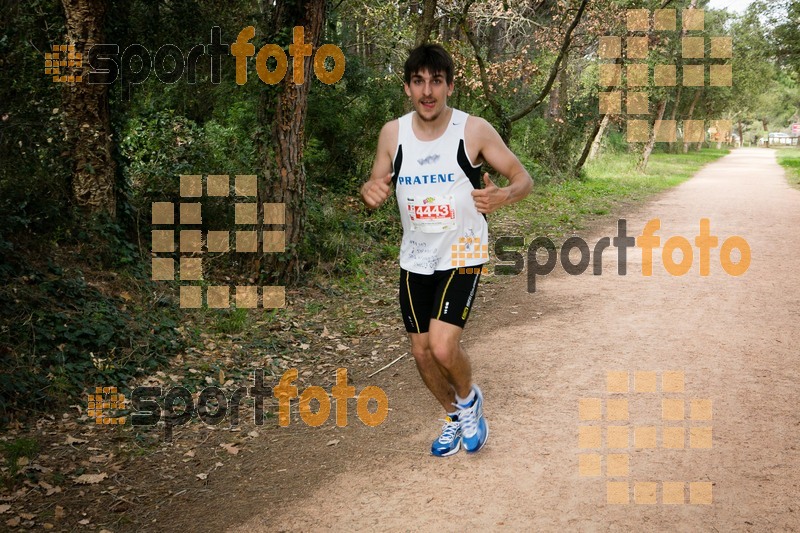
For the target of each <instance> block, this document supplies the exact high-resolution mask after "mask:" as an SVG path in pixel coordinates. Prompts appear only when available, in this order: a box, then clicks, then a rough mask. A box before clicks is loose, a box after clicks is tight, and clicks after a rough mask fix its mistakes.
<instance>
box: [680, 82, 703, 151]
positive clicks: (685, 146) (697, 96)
mask: <svg viewBox="0 0 800 533" xmlns="http://www.w3.org/2000/svg"><path fill="white" fill-rule="evenodd" d="M698 101H700V89H697V90H695V91H694V98H692V103H691V104H690V105H689V113H688V114H687V116H686V119H687V120H692V116H693V115H694V108H695V106H697V102H698ZM683 153H684V154H686V153H689V143H688V142H687V141H686V128H685V127H684V129H683Z"/></svg>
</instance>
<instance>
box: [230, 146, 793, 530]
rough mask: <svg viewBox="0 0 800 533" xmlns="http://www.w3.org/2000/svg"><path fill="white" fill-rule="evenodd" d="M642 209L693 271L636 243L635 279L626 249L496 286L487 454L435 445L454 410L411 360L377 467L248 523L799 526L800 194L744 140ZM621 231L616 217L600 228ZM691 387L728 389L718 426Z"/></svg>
mask: <svg viewBox="0 0 800 533" xmlns="http://www.w3.org/2000/svg"><path fill="white" fill-rule="evenodd" d="M626 215H627V225H628V233H629V234H630V235H633V236H637V235H639V234H640V233H641V231H642V228H644V225H645V223H646V222H647V221H648V220H650V219H653V218H659V219H660V220H661V228H660V229H659V230H658V231H657V232H656V234H657V235H658V236H660V237H661V244H662V245H663V243H664V242H665V241H666V239H667V238H669V237H670V236H676V235H680V236H684V237H686V238H687V239H689V241H690V242H691V243H692V245H693V251H694V264H693V266H692V268H691V270H690V271H689V273H687V274H686V275H684V276H681V277H677V276H671V275H670V274H668V273H667V272H666V271H665V269H664V267H663V266H662V262H661V249H656V250H655V251H654V254H653V257H654V268H653V276H652V277H644V276H642V275H641V267H640V264H641V250H640V249H639V248H634V249H630V250H629V257H628V275H626V276H619V275H617V261H616V260H617V257H616V249H614V248H611V249H609V250H607V251H606V252H605V253H604V254H603V275H601V276H593V275H591V273H590V272H591V267H590V270H589V271H588V272H587V273H584V274H583V275H580V276H567V275H565V274H564V273H563V270H561V268H560V266H558V267H557V268H556V272H555V273H554V274H553V275H550V276H548V277H546V278H540V279H539V280H538V283H537V292H536V293H534V294H527V293H526V292H525V280H524V279H523V276H519V277H518V279H515V280H514V282H513V287H511V288H509V290H507V291H504V292H503V294H502V296H495V298H501V297H502V298H503V300H502V301H503V305H502V306H500V305H494V306H493V307H494V308H495V310H496V311H494V312H492V313H491V315H489V314H486V313H484V314H478V315H477V316H476V318H475V319H474V322H473V323H471V324H470V327H468V328H467V331H468V335H467V338H466V341H465V346H466V348H467V350H468V352H469V354H470V356H471V359H472V361H473V365H474V371H475V376H476V378H477V380H478V382H479V384H480V385H481V386H482V388H483V390H484V393H485V395H486V412H487V418H488V420H489V422H490V426H491V437H490V440H489V443H488V445H487V447H486V448H485V449H484V450H482V451H481V452H480V453H478V454H476V455H474V456H470V455H467V454H466V453H463V452H462V453H459V454H457V455H456V456H453V457H451V458H446V459H437V458H433V457H429V456H428V455H427V454H426V451H427V449H428V446H429V444H430V440H431V439H432V438H433V437H434V436H435V434H436V431H437V430H438V426H436V424H435V423H434V420H435V418H436V417H437V416H439V414H438V412H437V411H436V406H435V405H434V402H433V400H432V398H431V397H430V396H428V395H427V392H426V391H425V390H424V388H423V386H422V384H421V383H420V382H419V380H418V378H416V377H415V375H414V374H415V370H414V369H413V365H412V364H407V365H405V366H404V367H403V369H402V371H401V375H400V377H399V378H396V379H398V380H401V381H403V382H405V383H406V385H405V390H398V391H395V390H392V389H389V390H387V393H388V394H389V398H390V402H391V407H392V408H393V411H392V414H391V416H390V418H389V420H387V422H386V423H385V424H384V425H383V426H381V427H379V428H376V429H371V430H369V431H371V432H372V434H370V435H369V437H368V438H365V439H364V441H363V442H362V443H360V444H357V443H354V442H352V439H350V441H351V442H350V443H349V444H350V445H351V446H354V447H356V448H357V449H358V451H359V456H361V457H364V460H363V461H359V462H353V463H352V464H350V466H349V467H348V469H347V470H346V471H345V473H343V474H339V475H334V476H332V477H330V478H327V479H326V480H325V481H324V482H323V483H321V484H319V485H317V486H316V487H315V488H314V489H313V490H309V491H308V492H307V493H306V494H305V497H304V498H301V499H299V500H297V499H295V500H291V501H287V502H286V505H284V506H282V507H280V508H275V507H272V508H270V509H262V510H261V511H260V513H259V514H257V515H256V516H253V517H252V518H249V519H247V520H246V522H244V523H241V524H239V525H237V526H235V527H232V528H231V530H232V531H262V530H263V531H267V530H269V531H273V530H303V531H306V530H321V529H328V528H331V529H333V530H337V531H341V530H345V529H354V530H377V529H381V530H391V531H397V530H412V531H416V530H442V531H452V530H464V529H466V528H474V529H480V530H497V529H505V528H507V529H510V530H518V529H519V530H531V531H533V530H535V531H561V530H571V531H608V530H610V531H634V530H635V531H667V530H669V531H676V530H677V531H716V530H718V531H791V530H800V503H798V502H800V454H799V453H798V445H799V443H798V440H799V439H798V436H800V413H799V412H798V405H799V404H800V401H799V400H800V392H798V391H799V390H800V386H799V385H798V382H799V381H800V379H799V378H800V370H799V369H800V353H799V351H798V344H797V339H798V338H800V283H798V275H797V259H796V258H795V257H794V254H796V253H798V250H800V232H798V228H800V192H798V191H796V190H793V189H791V188H790V187H789V186H788V185H786V183H785V180H784V178H783V173H782V170H781V168H780V167H779V166H778V165H777V163H776V162H775V157H774V152H772V151H769V150H759V149H740V150H736V151H735V152H734V153H732V154H731V155H729V156H727V157H725V158H723V159H721V160H720V161H718V162H716V163H713V164H711V165H709V166H707V167H706V168H704V169H703V170H702V171H701V172H699V173H698V174H697V175H696V176H695V177H694V178H693V179H691V180H689V181H688V182H686V183H684V184H683V185H681V186H679V187H677V188H675V189H673V190H671V191H669V192H668V193H666V194H664V195H662V196H661V197H660V198H659V199H657V200H656V201H653V202H651V203H649V204H647V205H645V206H643V207H642V208H641V209H639V210H638V211H637V212H635V213H627V214H626ZM701 218H708V219H710V221H711V233H712V234H713V235H716V236H718V237H719V239H720V240H719V244H720V245H721V244H722V242H723V240H724V239H725V238H727V237H729V236H731V235H740V236H742V237H744V238H745V239H746V240H747V241H748V243H749V245H750V248H751V250H752V263H751V265H750V268H749V270H748V271H747V272H746V274H745V275H743V276H741V277H732V276H729V275H728V274H726V273H725V272H724V271H723V269H722V267H721V266H720V263H719V250H720V248H719V246H718V247H716V248H713V249H712V251H711V273H710V275H709V276H708V277H701V276H700V275H699V270H698V263H699V258H698V253H697V248H696V247H694V237H695V236H696V235H697V234H698V232H699V223H700V222H699V221H700V219H701ZM616 233H617V231H616V221H613V222H611V223H609V224H608V226H607V227H600V228H597V232H596V234H595V235H592V236H591V237H592V238H591V239H587V240H589V244H590V246H593V243H594V242H595V241H596V240H597V238H599V237H602V236H614V235H616ZM678 256H679V254H676V257H678ZM537 313H541V314H537ZM474 316H475V315H474ZM470 330H471V331H470ZM607 371H622V372H629V373H630V382H629V384H630V388H631V392H630V393H629V394H627V395H625V396H623V395H620V394H611V393H609V392H607V391H606V372H607ZM637 371H654V372H656V373H657V377H658V390H657V392H634V391H633V388H634V380H633V375H634V373H635V372H637ZM667 371H677V372H683V373H684V376H685V380H684V387H685V389H684V392H683V393H668V392H662V377H663V373H664V372H667ZM415 380H416V381H415ZM640 384H641V385H645V384H646V383H645V382H644V381H641V382H640ZM382 386H385V385H382ZM409 387H410V390H409ZM581 398H600V399H601V400H602V401H603V406H604V411H603V412H604V413H607V412H608V411H609V409H608V407H609V405H608V403H607V402H606V400H607V399H621V398H627V399H628V409H629V416H628V420H623V421H607V420H605V419H604V420H600V421H581V420H580V419H579V411H578V406H579V400H580V399H581ZM663 398H667V399H677V400H684V404H685V411H686V418H685V419H684V420H678V421H663V420H662V419H661V417H662V399H663ZM692 399H711V400H712V402H713V403H712V405H713V418H712V420H710V421H709V420H690V419H689V415H690V405H691V400H692ZM612 409H613V408H612ZM590 425H594V426H602V427H607V426H609V425H616V426H626V427H628V428H629V429H630V430H631V431H630V435H629V436H628V447H627V448H626V449H615V450H612V449H610V448H609V447H608V442H607V438H606V436H607V434H606V431H605V430H604V431H603V432H602V443H601V447H600V448H597V449H581V448H580V447H579V438H578V435H579V426H590ZM643 426H648V427H656V428H657V430H656V431H657V433H656V434H657V447H656V448H637V447H635V446H634V439H633V428H635V427H643ZM664 426H670V427H680V428H683V429H684V433H685V436H683V438H684V440H683V441H682V445H683V446H684V448H683V449H665V448H664V447H663V446H662V443H663V440H664V437H665V434H666V433H667V432H664V430H663V429H662V428H663V427H664ZM698 427H711V428H712V430H711V431H712V435H713V436H712V443H713V444H712V448H711V449H696V448H691V447H690V445H691V444H692V443H695V444H699V443H702V439H701V437H702V435H701V434H700V433H698V434H697V435H696V437H697V440H696V441H690V436H689V435H690V433H691V431H692V430H691V428H698ZM359 433H360V434H366V432H363V431H362V432H359ZM678 433H680V432H678ZM675 434H676V433H675V430H669V435H670V436H674V435H675ZM344 452H345V450H344V449H343V450H342V453H344ZM591 453H595V454H599V455H600V456H602V470H601V473H602V475H601V476H599V477H588V476H581V475H580V472H579V455H580V454H591ZM609 453H616V454H623V455H627V456H628V458H629V472H628V475H627V476H620V477H609V476H607V475H606V474H608V470H607V469H608V460H607V455H608V454H609ZM617 473H619V472H617ZM609 480H610V481H615V482H626V483H628V487H629V492H628V493H627V494H626V497H627V498H628V499H629V500H630V503H628V504H609V503H607V501H606V498H607V493H606V482H607V481H609ZM662 481H672V482H683V483H684V485H683V486H682V490H685V491H686V492H685V494H684V495H683V497H682V498H681V499H682V500H684V501H685V502H686V503H683V504H674V505H670V504H664V503H662V502H663V499H664V491H663V488H664V486H663V485H662V483H661V482H662ZM636 482H656V487H657V489H656V494H655V496H656V503H655V504H653V505H646V504H637V503H635V501H634V490H633V486H634V484H635V483H636ZM689 482H712V483H713V503H712V504H710V505H701V504H697V503H690V493H689V485H688V483H689ZM640 494H641V493H640ZM695 497H701V495H700V493H695ZM241 519H242V520H245V519H246V517H241ZM228 523H230V522H228Z"/></svg>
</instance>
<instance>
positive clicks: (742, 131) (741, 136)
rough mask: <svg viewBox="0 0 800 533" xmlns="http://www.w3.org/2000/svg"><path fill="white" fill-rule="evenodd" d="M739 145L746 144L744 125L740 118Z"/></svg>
mask: <svg viewBox="0 0 800 533" xmlns="http://www.w3.org/2000/svg"><path fill="white" fill-rule="evenodd" d="M739 146H744V127H743V126H742V121H741V120H739Z"/></svg>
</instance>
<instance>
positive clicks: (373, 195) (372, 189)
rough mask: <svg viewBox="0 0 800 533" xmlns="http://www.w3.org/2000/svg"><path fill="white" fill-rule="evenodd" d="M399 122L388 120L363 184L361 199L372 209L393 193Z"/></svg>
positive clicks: (382, 129)
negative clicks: (393, 172)
mask: <svg viewBox="0 0 800 533" xmlns="http://www.w3.org/2000/svg"><path fill="white" fill-rule="evenodd" d="M398 131H399V123H398V121H397V120H393V121H391V122H387V123H386V124H385V125H384V126H383V128H381V133H380V135H379V136H378V149H377V152H376V154H375V161H374V162H373V163H372V173H371V174H370V177H369V180H367V182H366V183H365V184H364V185H362V186H361V199H362V200H363V201H364V203H365V204H366V205H367V207H369V208H370V209H377V208H378V207H380V206H381V204H383V202H385V201H386V199H387V198H388V197H389V195H390V194H391V193H392V188H391V183H392V171H393V169H392V155H393V154H394V150H395V148H396V147H397V135H398Z"/></svg>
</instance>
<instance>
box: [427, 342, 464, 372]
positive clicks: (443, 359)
mask: <svg viewBox="0 0 800 533" xmlns="http://www.w3.org/2000/svg"><path fill="white" fill-rule="evenodd" d="M430 351H431V354H432V355H433V358H434V359H436V361H437V362H438V363H439V364H440V365H442V366H443V367H445V368H449V367H450V366H452V364H453V362H454V360H455V358H456V356H457V355H458V346H457V345H455V346H454V345H453V344H452V343H451V342H447V340H431V348H430Z"/></svg>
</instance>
